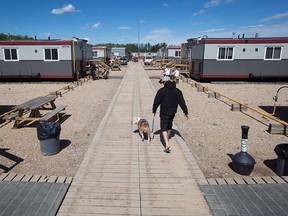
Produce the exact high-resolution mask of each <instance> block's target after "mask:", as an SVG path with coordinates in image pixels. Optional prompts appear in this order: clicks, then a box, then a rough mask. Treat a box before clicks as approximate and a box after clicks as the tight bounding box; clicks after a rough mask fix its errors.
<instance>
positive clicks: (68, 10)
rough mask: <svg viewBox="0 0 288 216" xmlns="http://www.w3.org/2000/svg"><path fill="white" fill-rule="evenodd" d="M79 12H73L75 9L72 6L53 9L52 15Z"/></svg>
mask: <svg viewBox="0 0 288 216" xmlns="http://www.w3.org/2000/svg"><path fill="white" fill-rule="evenodd" d="M75 12H80V10H75V7H74V6H73V5H72V4H69V5H64V6H63V7H62V8H57V9H53V10H52V11H51V13H52V14H63V13H75Z"/></svg>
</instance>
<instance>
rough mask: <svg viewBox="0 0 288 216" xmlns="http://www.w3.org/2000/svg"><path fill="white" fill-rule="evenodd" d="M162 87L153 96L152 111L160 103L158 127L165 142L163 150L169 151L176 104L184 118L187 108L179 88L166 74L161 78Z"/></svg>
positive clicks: (186, 115) (186, 114)
mask: <svg viewBox="0 0 288 216" xmlns="http://www.w3.org/2000/svg"><path fill="white" fill-rule="evenodd" d="M162 83H163V84H164V87H162V88H160V89H159V90H158V91H157V93H156V96H155V98H154V103H153V107H152V112H153V113H154V115H155V113H156V110H157V108H158V107H159V105H160V129H161V132H162V137H163V139H164V142H165V150H164V152H166V153H170V151H171V150H170V145H169V137H170V134H171V131H172V126H173V119H174V117H175V114H176V112H177V108H178V105H179V106H180V107H181V109H182V110H183V112H184V115H185V119H186V120H188V119H189V117H188V109H187V106H186V103H185V100H184V97H183V94H182V92H181V90H179V89H178V88H176V83H175V82H174V81H172V80H171V79H170V77H168V76H164V77H163V78H162Z"/></svg>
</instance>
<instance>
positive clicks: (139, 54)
mask: <svg viewBox="0 0 288 216" xmlns="http://www.w3.org/2000/svg"><path fill="white" fill-rule="evenodd" d="M139 57H140V20H138V58H139Z"/></svg>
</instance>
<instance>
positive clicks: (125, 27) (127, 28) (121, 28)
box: [118, 26, 131, 30]
mask: <svg viewBox="0 0 288 216" xmlns="http://www.w3.org/2000/svg"><path fill="white" fill-rule="evenodd" d="M118 29H119V30H130V29H131V28H130V27H127V26H120V27H118Z"/></svg>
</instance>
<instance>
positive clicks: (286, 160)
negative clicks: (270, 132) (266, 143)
mask: <svg viewBox="0 0 288 216" xmlns="http://www.w3.org/2000/svg"><path fill="white" fill-rule="evenodd" d="M274 151H275V153H276V154H277V168H276V173H277V175H279V176H287V175H288V144H285V143H281V144H278V145H277V146H276V147H275V148H274Z"/></svg>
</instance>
